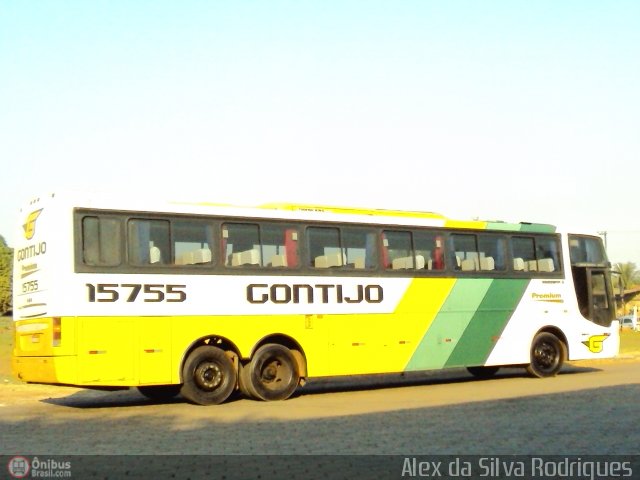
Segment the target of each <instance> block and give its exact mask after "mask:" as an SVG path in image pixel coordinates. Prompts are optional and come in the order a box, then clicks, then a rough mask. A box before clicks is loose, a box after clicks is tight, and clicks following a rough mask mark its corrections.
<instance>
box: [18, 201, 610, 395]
mask: <svg viewBox="0 0 640 480" xmlns="http://www.w3.org/2000/svg"><path fill="white" fill-rule="evenodd" d="M19 228H20V238H21V242H20V244H19V245H17V247H16V248H15V259H14V319H15V332H16V333H15V335H16V338H15V347H14V351H13V356H12V368H13V371H14V373H15V375H16V376H17V377H18V378H19V379H22V380H23V381H26V382H34V383H47V384H59V385H74V386H82V387H88V388H113V389H117V388H129V387H137V388H138V389H139V390H140V392H142V393H143V394H144V395H147V396H148V397H151V398H168V397H171V396H175V395H178V394H182V396H183V397H184V398H186V399H187V400H188V401H190V402H193V403H196V404H203V405H206V404H218V403H221V402H224V401H225V400H226V399H227V398H228V397H229V396H230V395H231V394H232V393H233V392H234V391H236V390H239V391H240V392H242V393H243V394H244V395H246V396H247V397H250V398H255V399H260V400H282V399H286V398H288V397H289V396H291V395H292V394H293V393H294V391H295V390H296V388H297V387H298V386H299V385H302V384H303V383H304V382H305V381H306V380H307V379H311V378H320V377H333V376H344V375H360V374H382V373H395V372H408V371H422V370H435V369H446V368H459V367H463V368H467V369H468V370H469V372H471V373H472V374H473V375H476V376H490V375H493V374H494V373H495V372H496V371H497V370H498V369H499V368H500V367H501V366H522V367H525V368H526V369H527V371H528V372H529V373H530V374H531V375H534V376H536V377H548V376H553V375H555V374H557V373H558V371H559V370H560V369H561V367H562V365H563V363H564V362H565V360H578V359H593V358H606V357H613V356H615V355H616V354H617V353H618V348H619V333H618V325H617V322H615V321H614V320H613V319H614V303H613V295H612V286H611V281H610V272H609V263H608V261H607V258H606V253H605V251H604V248H603V245H602V241H601V239H600V238H599V237H597V236H590V235H585V234H575V233H569V232H563V231H560V230H558V229H556V228H555V227H554V226H551V225H546V224H535V223H505V222H495V221H491V222H487V221H459V220H453V219H449V218H446V217H444V216H442V215H438V214H434V213H426V212H400V211H388V210H366V209H351V208H336V207H318V206H304V205H280V204H273V205H266V206H262V207H256V208H249V207H246V208H245V207H233V206H227V205H214V204H186V203H171V202H166V203H159V202H157V201H152V200H147V199H126V198H124V197H123V196H119V195H114V196H108V195H80V194H71V193H62V194H56V195H47V196H42V197H40V198H36V199H34V200H33V201H32V202H31V203H30V204H29V205H27V206H25V207H24V208H23V209H22V211H21V214H20V226H19Z"/></svg>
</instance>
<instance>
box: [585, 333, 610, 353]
mask: <svg viewBox="0 0 640 480" xmlns="http://www.w3.org/2000/svg"><path fill="white" fill-rule="evenodd" d="M608 337H609V335H608V334H607V335H591V336H590V337H589V338H588V339H587V340H586V341H584V342H582V343H583V344H584V345H585V346H586V347H587V348H588V349H589V351H590V352H592V353H600V352H601V351H602V342H604V341H605V340H606V339H607V338H608Z"/></svg>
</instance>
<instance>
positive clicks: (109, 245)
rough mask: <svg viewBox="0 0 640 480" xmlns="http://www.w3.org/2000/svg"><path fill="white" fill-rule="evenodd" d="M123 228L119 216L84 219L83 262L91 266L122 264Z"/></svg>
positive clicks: (88, 217)
mask: <svg viewBox="0 0 640 480" xmlns="http://www.w3.org/2000/svg"><path fill="white" fill-rule="evenodd" d="M121 240H122V228H121V224H120V220H119V219H117V218H109V217H97V216H87V217H84V218H83V219H82V262H83V263H84V264H85V265H91V266H108V267H114V266H117V265H120V262H121V252H120V245H121Z"/></svg>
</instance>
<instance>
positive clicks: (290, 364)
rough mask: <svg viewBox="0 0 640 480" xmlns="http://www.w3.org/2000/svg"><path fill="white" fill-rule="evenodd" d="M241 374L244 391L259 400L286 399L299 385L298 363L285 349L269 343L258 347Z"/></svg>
mask: <svg viewBox="0 0 640 480" xmlns="http://www.w3.org/2000/svg"><path fill="white" fill-rule="evenodd" d="M243 368H245V369H247V370H246V371H244V372H243V374H242V375H241V378H240V381H241V383H243V384H244V385H243V390H244V391H246V392H248V393H249V394H250V396H252V397H255V398H257V399H259V400H286V399H287V398H289V397H290V396H291V395H293V392H295V390H296V388H297V387H298V383H299V382H300V372H299V370H298V363H297V362H296V359H295V358H294V356H293V353H291V350H289V349H288V348H287V347H285V346H283V345H280V344H277V343H268V344H266V345H263V346H262V347H260V348H259V349H258V350H257V351H256V353H255V354H254V355H253V358H252V359H251V362H249V363H248V364H247V365H245V366H244V367H243Z"/></svg>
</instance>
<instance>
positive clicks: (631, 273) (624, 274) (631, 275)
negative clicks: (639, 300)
mask: <svg viewBox="0 0 640 480" xmlns="http://www.w3.org/2000/svg"><path fill="white" fill-rule="evenodd" d="M615 270H616V271H617V272H618V273H620V277H621V278H622V285H624V288H630V287H632V286H633V285H636V284H638V283H640V271H638V269H637V267H636V264H635V263H633V262H627V263H616V265H615Z"/></svg>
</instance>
